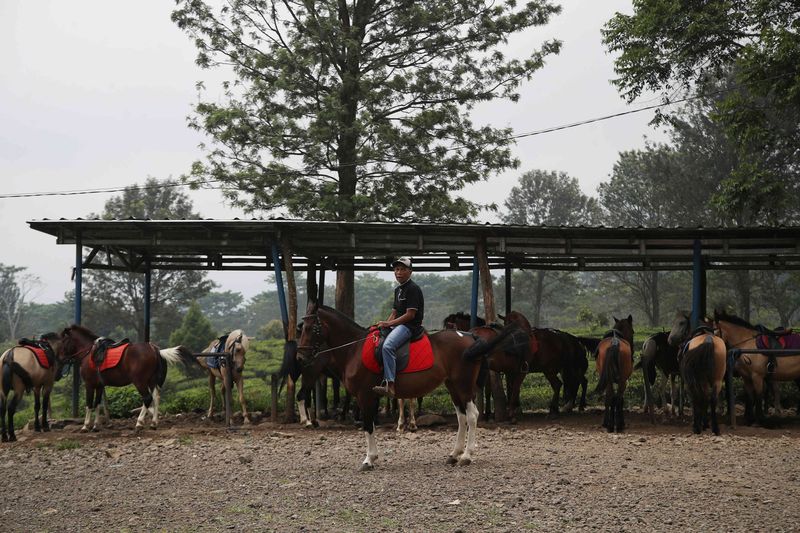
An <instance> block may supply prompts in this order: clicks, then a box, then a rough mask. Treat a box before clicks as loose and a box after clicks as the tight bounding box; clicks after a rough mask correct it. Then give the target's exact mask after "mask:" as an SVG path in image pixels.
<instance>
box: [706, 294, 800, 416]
mask: <svg viewBox="0 0 800 533" xmlns="http://www.w3.org/2000/svg"><path fill="white" fill-rule="evenodd" d="M714 330H715V331H717V334H718V335H719V336H720V337H722V340H724V341H725V344H727V345H728V349H731V348H742V349H764V348H763V347H759V346H757V344H756V339H757V338H758V337H761V336H764V335H768V336H771V335H776V333H775V332H770V331H768V330H765V329H764V328H760V327H756V326H754V325H752V324H751V323H749V322H747V321H746V320H744V319H742V318H739V317H738V316H735V315H728V314H727V313H725V312H723V311H716V310H715V311H714ZM733 368H734V370H735V371H736V373H738V374H739V375H740V376H741V377H742V382H743V383H744V389H745V392H746V393H747V405H746V408H745V422H746V423H747V424H752V423H753V422H756V421H757V422H758V423H759V424H761V425H766V417H765V415H764V410H763V404H764V401H763V396H764V390H765V382H766V381H767V380H768V379H769V380H770V381H793V380H795V382H797V381H796V380H797V379H798V378H800V355H783V356H780V357H775V356H770V355H768V354H763V353H747V354H742V355H740V356H739V357H737V358H736V361H735V362H734V365H733ZM799 384H800V383H799ZM753 405H755V416H754V414H753Z"/></svg>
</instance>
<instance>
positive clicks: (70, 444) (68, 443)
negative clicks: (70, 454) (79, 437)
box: [56, 439, 81, 450]
mask: <svg viewBox="0 0 800 533" xmlns="http://www.w3.org/2000/svg"><path fill="white" fill-rule="evenodd" d="M80 447H81V443H80V442H78V441H76V440H72V439H64V440H60V441H58V443H57V444H56V450H77V449H78V448H80Z"/></svg>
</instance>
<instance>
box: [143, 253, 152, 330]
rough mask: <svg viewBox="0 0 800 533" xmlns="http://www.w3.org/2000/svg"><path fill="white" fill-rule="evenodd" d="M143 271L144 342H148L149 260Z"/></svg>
mask: <svg viewBox="0 0 800 533" xmlns="http://www.w3.org/2000/svg"><path fill="white" fill-rule="evenodd" d="M145 268H146V269H147V270H145V271H144V342H150V286H151V285H152V273H151V271H150V259H147V260H146V261H145Z"/></svg>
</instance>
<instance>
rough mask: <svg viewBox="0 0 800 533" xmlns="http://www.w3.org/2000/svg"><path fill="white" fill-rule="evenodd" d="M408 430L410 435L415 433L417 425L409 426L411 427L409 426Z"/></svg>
mask: <svg viewBox="0 0 800 533" xmlns="http://www.w3.org/2000/svg"><path fill="white" fill-rule="evenodd" d="M408 430H409V431H410V432H411V433H414V432H416V431H417V425H416V424H411V425H409V426H408Z"/></svg>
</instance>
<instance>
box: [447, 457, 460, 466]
mask: <svg viewBox="0 0 800 533" xmlns="http://www.w3.org/2000/svg"><path fill="white" fill-rule="evenodd" d="M447 464H449V465H455V464H458V459H456V458H455V457H453V456H452V455H448V456H447Z"/></svg>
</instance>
